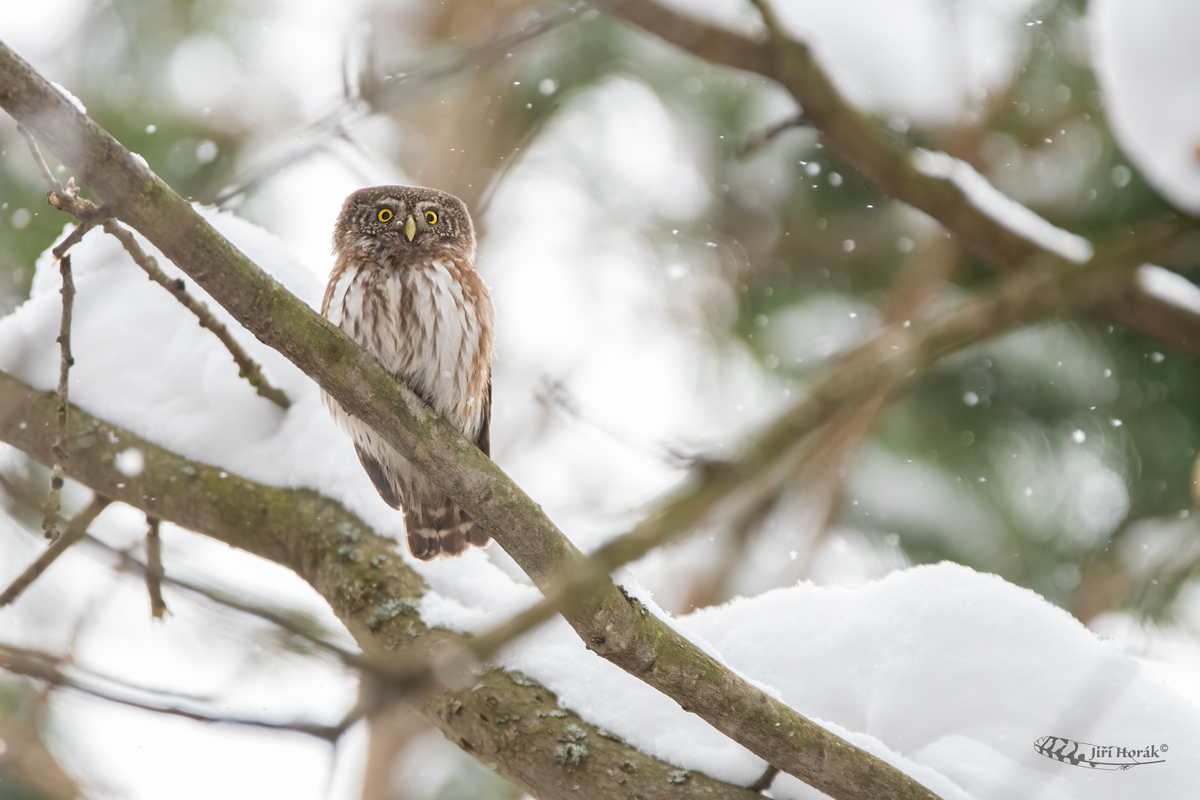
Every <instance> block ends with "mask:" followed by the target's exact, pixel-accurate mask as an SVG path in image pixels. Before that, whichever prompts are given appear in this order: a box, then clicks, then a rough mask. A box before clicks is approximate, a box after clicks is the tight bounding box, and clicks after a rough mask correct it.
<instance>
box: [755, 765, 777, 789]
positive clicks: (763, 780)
mask: <svg viewBox="0 0 1200 800" xmlns="http://www.w3.org/2000/svg"><path fill="white" fill-rule="evenodd" d="M778 775H779V767H776V766H774V765H772V764H767V769H766V770H765V771H764V772H763V774H762V775H760V776H759V778H758V780H756V781H755V782H754V783H752V784H750V790H751V791H754V792H758V793H759V794H762V793H763V792H765V791H766V790H767V789H770V788H771V784H772V783H774V782H775V778H776V776H778Z"/></svg>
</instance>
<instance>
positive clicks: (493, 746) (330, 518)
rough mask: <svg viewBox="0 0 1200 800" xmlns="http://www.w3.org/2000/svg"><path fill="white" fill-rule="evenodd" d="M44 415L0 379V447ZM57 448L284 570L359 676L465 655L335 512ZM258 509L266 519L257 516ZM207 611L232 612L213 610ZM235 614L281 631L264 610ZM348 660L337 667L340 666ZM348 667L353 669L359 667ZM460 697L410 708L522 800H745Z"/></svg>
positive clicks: (89, 471)
mask: <svg viewBox="0 0 1200 800" xmlns="http://www.w3.org/2000/svg"><path fill="white" fill-rule="evenodd" d="M54 414H55V406H54V400H53V398H52V397H47V395H46V394H45V393H43V392H37V391H35V390H33V389H32V388H30V387H28V386H26V385H25V384H23V383H21V382H20V381H18V380H16V379H15V378H13V377H11V376H9V375H7V374H6V373H3V372H0V441H3V442H6V443H8V444H11V445H13V446H15V447H17V448H18V449H20V450H22V451H24V452H26V453H27V454H29V455H30V456H31V457H33V458H34V459H36V460H38V461H41V462H43V463H47V462H48V461H49V460H50V459H51V458H52V456H51V446H52V444H53V434H52V428H47V427H46V426H45V425H43V424H42V423H43V422H46V421H49V420H51V419H53V417H54ZM22 422H25V423H26V424H24V425H22V424H21V423H22ZM70 438H71V441H72V442H73V443H74V444H75V458H74V459H72V461H71V468H70V474H71V477H72V478H74V479H76V480H78V481H79V482H81V483H82V484H84V485H85V486H88V487H90V488H92V489H93V490H95V491H97V492H98V493H100V494H103V495H105V496H110V497H112V498H113V499H114V500H115V501H118V502H122V503H125V504H127V505H130V506H132V507H134V508H137V509H139V510H140V511H142V512H144V513H146V514H149V515H152V516H154V517H156V518H159V519H162V520H165V521H169V522H172V523H174V524H176V525H179V526H181V527H184V528H187V529H189V530H193V531H197V532H199V533H202V534H204V535H206V536H209V537H211V538H213V539H216V540H217V541H220V542H224V543H225V544H228V545H230V546H232V547H236V548H238V549H240V550H243V551H245V552H248V553H252V554H254V555H257V556H259V557H261V558H265V559H267V560H270V561H273V562H275V563H277V564H281V565H283V566H285V567H288V568H289V569H291V570H293V571H294V572H295V573H296V574H297V575H299V576H300V577H301V578H302V579H304V580H305V581H307V582H308V583H309V584H310V585H312V586H313V588H314V589H316V591H317V592H319V593H320V594H321V595H322V596H323V597H324V598H325V599H326V601H328V603H329V605H330V607H331V608H332V609H333V611H334V613H335V614H336V615H337V616H338V618H339V619H341V621H342V622H343V623H344V624H345V625H346V627H347V629H348V630H349V631H350V632H351V634H352V635H353V636H354V638H355V640H356V641H357V643H358V645H359V646H360V647H361V648H362V650H363V653H364V656H365V657H366V658H367V659H369V660H370V663H371V664H373V665H375V666H377V667H380V668H384V669H389V668H390V669H391V670H392V671H395V672H401V671H404V670H405V668H406V667H407V665H408V664H409V662H410V661H412V660H421V658H422V656H424V655H426V654H429V653H432V652H444V651H445V649H446V648H447V647H448V646H450V647H463V646H465V645H466V643H467V642H466V641H465V637H463V636H461V635H459V634H453V633H450V632H448V631H445V630H441V629H435V628H428V627H427V626H426V625H425V624H424V623H423V622H422V620H421V617H420V614H418V613H417V605H418V602H419V600H420V598H421V596H422V595H423V594H424V593H425V591H426V589H427V587H426V584H425V582H424V581H423V580H422V579H421V577H420V576H419V575H417V574H416V573H415V572H414V571H413V570H412V569H411V568H410V567H408V566H407V565H406V564H405V563H404V562H403V560H402V559H400V558H398V557H397V556H396V555H395V553H394V551H393V549H392V548H393V545H394V542H393V541H392V540H390V539H387V538H385V537H382V536H379V535H377V534H376V533H375V532H374V531H373V530H371V529H370V528H369V527H368V526H367V525H366V524H365V523H363V522H362V520H360V519H359V518H357V517H356V516H354V515H353V514H351V513H349V512H348V511H347V510H346V509H345V508H344V507H343V506H341V504H339V503H337V502H336V501H333V500H330V499H329V498H326V497H323V496H321V495H319V494H317V493H316V492H313V491H309V490H304V489H280V488H276V487H272V486H265V485H262V484H258V483H255V482H253V481H249V480H247V479H245V478H242V477H240V476H238V475H235V474H232V473H229V472H227V471H224V470H220V469H218V468H216V467H212V466H208V465H205V464H201V463H199V462H194V461H189V460H188V459H185V458H183V457H181V456H178V455H176V454H174V453H172V452H170V451H168V450H165V449H163V448H161V447H158V446H157V445H154V444H152V443H150V442H147V441H145V440H143V439H141V438H140V437H138V436H137V434H135V433H133V432H131V431H128V430H125V429H122V428H118V427H116V426H113V425H110V424H108V423H106V422H104V421H102V420H100V419H97V418H95V417H93V416H91V415H89V414H88V413H87V412H85V411H83V410H81V409H79V408H77V407H72V409H71V430H70ZM131 447H132V448H135V449H137V450H139V451H140V452H141V453H142V454H143V457H144V461H145V466H144V469H143V470H142V472H141V473H140V474H138V475H136V476H133V477H130V476H125V475H122V474H121V473H120V472H118V471H116V470H114V469H113V468H112V464H113V463H114V460H115V459H116V458H117V457H118V456H119V455H120V454H121V453H122V452H125V451H127V450H128V449H129V448H131ZM264 509H269V510H270V513H265V514H264V513H263V510H264ZM64 538H65V537H64ZM348 548H349V549H348ZM167 582H168V583H173V582H174V581H172V580H171V579H167ZM185 588H187V589H188V590H193V589H196V588H197V587H192V586H190V585H188V586H185ZM219 601H220V602H222V603H226V604H230V603H233V604H234V605H235V607H238V606H239V604H236V602H235V601H232V600H231V599H230V598H227V597H220V598H219ZM244 610H247V611H251V613H255V614H257V615H259V616H262V617H263V618H265V619H270V620H271V621H273V622H284V620H282V619H281V618H280V617H279V615H278V614H272V613H270V612H269V611H267V610H263V609H253V610H252V609H249V608H245V609H244ZM349 656H350V654H348V653H339V657H343V658H344V659H349ZM350 660H351V661H353V660H352V659H350ZM356 665H358V666H362V664H361V661H360V662H359V663H358V664H356ZM366 674H368V675H370V674H371V673H370V672H367V673H366ZM469 686H470V688H467V689H447V688H445V687H443V686H440V685H438V686H435V687H434V688H430V689H427V690H423V691H421V692H419V693H418V694H416V695H415V696H414V697H412V698H410V702H411V703H412V704H413V705H414V706H415V708H416V710H417V711H418V713H420V714H421V716H422V717H424V718H425V719H426V720H427V721H428V722H429V723H430V724H432V725H434V726H435V727H437V728H439V729H440V730H441V731H442V732H443V733H444V734H446V736H447V737H448V738H449V739H450V740H451V741H453V742H455V743H457V744H459V746H461V747H464V748H465V749H467V750H468V751H470V752H471V753H472V754H474V755H475V756H476V757H478V758H481V759H483V760H485V761H487V762H489V763H493V764H495V765H496V768H497V770H498V771H499V772H500V774H502V775H503V776H504V777H506V778H508V779H509V780H512V781H513V782H515V783H517V784H518V785H520V786H522V787H523V788H525V789H526V790H527V791H529V792H530V793H531V794H533V795H534V796H536V797H539V798H546V799H549V798H564V800H565V799H566V798H574V797H577V796H578V794H579V793H578V792H577V791H574V790H572V788H571V787H572V786H575V785H586V786H587V787H588V789H589V791H588V796H590V797H599V798H612V800H618V798H621V799H623V798H627V797H629V796H630V795H641V796H642V797H644V798H647V800H667V799H668V798H679V797H696V796H702V797H706V798H714V799H715V800H723V799H725V800H750V799H751V798H754V797H758V796H759V795H757V794H756V793H755V792H753V791H751V790H749V789H745V788H742V787H739V786H733V785H731V784H728V783H724V782H722V781H718V780H714V779H713V778H709V777H708V776H706V775H703V774H700V773H696V772H688V773H686V776H687V777H686V779H685V780H675V781H672V780H671V776H673V775H674V776H678V775H681V774H683V771H682V770H680V769H679V768H678V767H676V766H675V765H673V764H670V763H667V762H665V761H662V760H659V759H657V758H654V757H652V756H649V755H647V754H645V753H642V752H640V751H638V750H637V749H636V748H634V747H631V746H630V745H628V744H626V743H624V742H622V741H620V740H619V739H617V738H616V737H613V736H612V735H611V734H606V732H604V731H602V730H601V729H599V728H597V727H595V726H593V725H590V724H589V723H587V722H585V721H584V720H582V719H581V718H580V717H579V716H578V715H577V714H575V713H573V712H571V711H568V710H564V709H562V708H560V707H559V704H558V700H557V698H556V697H555V695H554V693H553V692H550V691H549V690H547V689H546V688H545V687H543V686H541V685H539V684H538V683H536V682H535V681H532V680H530V679H529V678H527V677H525V676H514V675H513V674H510V673H508V672H506V671H505V670H502V669H497V668H491V669H487V670H486V671H484V672H483V674H482V675H480V676H478V677H477V678H476V679H475V680H474V681H472V682H471V683H470V684H469ZM384 696H386V692H385V693H384ZM195 718H197V719H202V718H204V717H203V716H202V715H201V716H197V717H195ZM503 718H507V719H512V720H516V719H521V720H523V721H524V722H523V723H522V726H521V735H520V736H518V737H514V736H513V735H512V729H511V727H508V726H503V725H499V724H494V720H497V719H503ZM217 721H221V720H217ZM225 721H231V722H237V721H238V720H225ZM344 724H345V723H344V721H343V723H341V724H339V725H335V726H312V731H308V730H305V732H314V731H315V732H316V733H317V734H323V735H324V736H323V738H328V737H329V736H330V735H332V734H333V733H334V732H336V731H338V730H341V729H342V727H343V725H344ZM564 742H566V743H569V744H571V745H572V748H574V749H573V750H571V752H573V753H575V754H577V755H579V754H581V753H582V752H583V751H584V749H585V748H586V757H582V756H580V757H578V758H574V759H571V758H569V757H567V756H569V755H570V753H567V756H564V757H563V758H559V755H558V754H557V753H556V750H562V746H563V743H564ZM564 752H565V751H564Z"/></svg>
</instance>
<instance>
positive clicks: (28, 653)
mask: <svg viewBox="0 0 1200 800" xmlns="http://www.w3.org/2000/svg"><path fill="white" fill-rule="evenodd" d="M61 663H62V662H61V661H60V660H58V659H56V658H54V657H53V656H50V655H48V654H45V653H40V652H38V651H35V650H26V649H25V648H21V647H14V646H12V645H8V644H0V668H3V669H5V670H7V671H9V672H11V673H13V674H14V675H24V676H26V677H29V678H34V679H35V680H40V681H45V682H46V683H48V684H50V685H51V686H55V687H61V688H64V689H71V690H73V691H76V692H80V693H82V694H86V695H90V696H91V697H96V698H99V699H101V700H107V701H109V702H111V703H117V704H119V705H123V706H129V707H130V708H140V709H142V710H143V711H153V712H154V713H156V714H166V715H168V716H172V717H183V718H184V719H190V720H195V721H197V722H219V723H225V724H228V725H242V726H245V727H251V728H265V729H267V730H272V731H292V732H295V733H303V734H307V735H308V736H314V737H316V738H318V739H322V740H324V741H327V742H331V743H333V742H337V740H338V739H339V738H341V736H342V734H343V733H345V732H346V727H344V723H343V724H338V725H321V724H318V723H313V722H301V721H297V722H270V721H268V720H261V719H246V718H244V717H229V716H219V715H215V714H206V713H204V712H200V711H192V710H189V709H186V708H179V707H178V706H168V705H158V704H154V703H146V702H143V701H141V700H136V699H134V698H132V697H123V696H121V695H118V694H116V693H114V692H110V691H108V690H106V689H101V688H100V687H97V686H92V685H89V684H87V683H84V682H83V681H80V680H78V679H77V678H73V677H71V676H70V675H68V674H67V673H65V672H64V671H63V670H62V669H61V668H60V664H61Z"/></svg>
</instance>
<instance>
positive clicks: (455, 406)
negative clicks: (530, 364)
mask: <svg viewBox="0 0 1200 800" xmlns="http://www.w3.org/2000/svg"><path fill="white" fill-rule="evenodd" d="M333 252H334V254H335V255H336V256H337V262H336V264H335V265H334V268H333V272H332V273H331V274H330V276H329V285H328V286H327V287H326V288H325V298H324V300H323V302H322V303H321V313H322V314H324V315H325V317H326V318H328V319H329V320H330V321H331V322H333V323H334V324H335V325H338V326H339V327H341V329H342V330H344V331H345V332H346V333H347V334H349V335H350V337H351V338H353V339H354V340H355V341H356V342H358V343H359V344H361V345H362V346H363V347H365V348H366V349H367V350H368V351H369V352H370V353H371V354H372V355H374V356H375V357H376V358H377V359H379V361H380V363H382V364H383V366H384V367H386V368H387V369H388V370H390V371H391V372H392V373H393V374H394V375H396V376H397V377H398V378H400V379H401V380H403V381H404V382H405V383H406V384H408V386H409V387H411V388H412V390H413V391H414V392H416V393H417V394H418V395H420V397H421V398H422V399H424V400H425V402H427V403H428V404H429V405H430V406H432V407H433V409H434V410H435V411H436V412H437V413H438V414H441V415H442V416H443V417H445V418H446V419H447V420H449V421H450V422H451V424H453V425H454V426H455V427H457V428H458V429H459V430H460V431H462V432H463V434H464V435H465V436H467V437H468V438H470V439H472V440H473V441H474V442H475V444H476V445H477V446H478V447H479V449H480V450H482V451H483V452H484V453H487V452H488V451H489V446H490V422H491V411H492V342H493V327H494V317H493V314H492V302H491V298H489V297H488V292H487V287H485V286H484V284H483V281H482V280H481V279H480V277H479V274H478V273H477V272H476V271H475V266H474V260H475V231H474V228H473V227H472V225H471V217H470V215H469V214H468V213H467V207H466V206H465V205H464V204H463V202H462V201H461V200H459V199H458V198H457V197H454V196H453V195H450V194H446V193H445V192H439V191H437V190H435V189H425V188H422V187H419V186H376V187H373V188H370V189H362V190H361V191H358V192H355V193H354V194H352V195H350V196H349V197H348V198H346V202H345V204H344V205H343V206H342V213H341V215H340V216H339V217H338V222H337V226H336V227H335V228H334V233H333ZM322 396H323V398H324V401H325V405H326V406H327V407H328V408H329V411H330V413H331V414H333V417H334V419H335V420H336V421H337V422H338V424H339V425H341V426H342V428H344V429H345V430H346V431H347V432H348V433H349V434H350V438H351V439H353V440H354V449H355V450H356V451H357V453H358V458H359V460H360V461H361V462H362V465H363V468H364V469H365V470H366V471H367V475H369V476H370V478H371V481H372V483H374V484H375V488H376V489H377V490H378V491H379V495H380V497H382V498H383V499H384V501H385V502H386V503H387V504H388V505H390V506H392V508H397V509H398V508H401V507H402V508H403V509H404V524H405V528H406V529H407V533H408V547H409V550H410V551H412V554H413V555H414V556H416V557H417V558H420V559H424V560H428V559H432V558H435V557H437V556H438V555H442V554H445V555H458V554H459V553H462V552H463V551H464V550H466V549H467V546H468V545H475V546H477V547H483V546H484V545H486V544H487V543H488V537H487V535H486V534H485V533H484V532H483V531H482V530H480V529H479V528H478V527H477V526H476V524H475V522H474V521H472V520H471V519H470V517H468V516H467V515H466V513H465V512H464V511H462V509H460V508H459V507H458V506H456V505H455V504H454V502H453V501H452V500H451V499H450V498H449V497H447V496H446V494H445V492H443V491H442V490H441V489H439V488H438V487H437V486H435V485H434V484H433V483H432V482H431V481H429V480H428V479H426V478H425V476H424V475H422V474H421V473H420V472H418V471H417V470H416V468H414V467H413V465H412V464H411V463H409V461H408V460H407V459H406V458H404V456H402V455H400V453H398V452H396V450H395V449H394V448H392V447H391V445H389V444H387V443H386V442H384V441H383V439H382V438H380V437H379V436H378V435H377V434H376V433H375V432H374V431H372V430H371V429H370V428H368V427H367V426H366V425H364V424H363V423H361V422H360V421H359V420H357V419H356V418H354V417H353V416H350V415H349V414H347V413H346V412H345V411H344V410H343V409H342V407H341V406H340V405H339V404H338V403H337V401H336V400H334V399H333V398H331V397H330V396H328V395H327V394H324V393H323V394H322Z"/></svg>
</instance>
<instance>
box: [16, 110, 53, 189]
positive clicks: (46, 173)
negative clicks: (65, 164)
mask: <svg viewBox="0 0 1200 800" xmlns="http://www.w3.org/2000/svg"><path fill="white" fill-rule="evenodd" d="M17 130H18V131H20V132H21V135H22V136H24V137H25V144H27V145H29V154H30V155H31V156H33V160H34V162H35V163H36V164H37V165H38V169H39V170H40V171H41V173H42V177H43V178H45V179H46V183H48V184H50V191H52V192H61V191H62V190H63V186H62V184H61V183H59V182H58V179H57V178H55V177H54V174H53V173H52V172H50V167H49V166H48V165H47V164H46V159H45V158H43V157H42V151H41V149H40V148H38V144H37V140H36V139H34V138H33V134H31V133H30V132H29V131H27V130H25V126H24V125H21V124H18V125H17Z"/></svg>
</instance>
